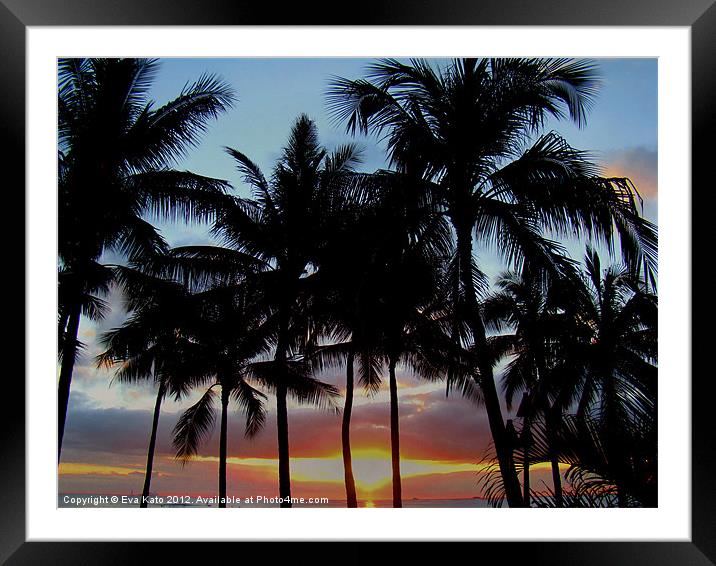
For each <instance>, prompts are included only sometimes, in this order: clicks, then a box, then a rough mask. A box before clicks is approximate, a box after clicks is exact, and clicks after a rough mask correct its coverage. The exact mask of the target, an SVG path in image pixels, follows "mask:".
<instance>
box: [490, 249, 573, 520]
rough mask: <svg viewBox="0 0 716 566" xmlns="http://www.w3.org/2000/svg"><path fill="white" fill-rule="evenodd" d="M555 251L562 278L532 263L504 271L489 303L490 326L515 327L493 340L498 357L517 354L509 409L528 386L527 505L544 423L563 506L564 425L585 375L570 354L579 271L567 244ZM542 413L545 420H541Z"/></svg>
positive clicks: (507, 387) (506, 376) (524, 411)
mask: <svg viewBox="0 0 716 566" xmlns="http://www.w3.org/2000/svg"><path fill="white" fill-rule="evenodd" d="M555 252H556V253H558V254H559V255H560V256H562V257H555V260H554V264H555V265H560V264H561V266H560V272H559V278H558V279H556V280H555V279H553V278H552V277H544V274H541V273H539V271H538V272H536V273H535V272H531V271H530V270H529V269H528V265H527V264H526V265H525V269H523V272H522V274H517V273H514V272H508V273H504V274H503V275H502V276H501V277H500V278H499V279H498V281H497V288H498V292H497V293H495V294H493V295H492V296H490V297H488V299H487V300H486V301H485V303H484V305H483V313H484V318H485V321H486V325H487V328H488V330H492V331H498V332H499V331H502V330H503V329H504V326H505V325H507V326H509V327H510V328H512V329H513V331H514V334H498V335H495V336H492V337H490V338H489V339H488V340H489V343H490V345H491V346H492V348H493V350H494V354H495V357H496V359H497V360H499V359H500V358H504V357H505V356H509V357H510V358H511V360H510V362H509V363H508V365H507V367H506V368H505V370H504V372H503V374H502V383H503V389H504V393H505V399H506V402H507V408H508V409H511V408H512V402H513V400H514V396H515V394H517V393H519V392H522V401H521V403H520V406H519V409H518V411H517V416H518V417H521V418H522V419H523V423H522V431H521V435H520V437H521V440H522V449H521V450H522V473H523V485H522V488H523V490H522V491H523V499H524V502H525V506H527V507H529V506H530V497H531V496H530V492H531V488H530V463H531V454H530V450H531V444H532V441H533V431H532V428H533V425H538V426H539V425H541V424H544V426H545V427H546V437H547V438H546V443H545V444H546V447H547V449H546V451H545V452H546V454H547V457H548V460H549V462H550V465H551V467H552V482H553V488H554V494H555V501H556V506H557V507H561V506H562V485H561V475H560V470H559V447H558V445H557V444H558V430H559V426H560V417H561V414H562V410H563V409H564V408H565V407H564V405H565V404H568V403H569V401H571V399H573V398H574V394H575V393H574V387H575V386H576V384H578V383H579V379H580V378H581V376H582V374H581V372H579V371H578V369H577V368H576V367H575V366H574V365H572V364H570V363H569V357H568V356H567V354H566V350H567V348H568V346H569V344H570V343H571V342H572V340H573V338H574V334H573V333H572V331H573V329H574V325H573V324H571V321H572V319H571V314H572V312H573V307H572V306H571V305H570V299H573V297H572V295H573V293H570V289H573V288H574V284H575V283H576V281H575V279H576V277H577V273H576V270H575V269H574V265H573V262H571V261H570V260H568V259H567V258H566V257H564V256H563V255H562V254H563V250H561V248H558V247H557V248H555ZM553 275H554V274H553ZM562 369H566V371H560V370H562ZM568 373H571V374H572V375H571V377H572V379H571V380H567V379H565V374H568ZM540 417H543V423H540V422H537V419H538V418H540ZM535 462H536V461H535Z"/></svg>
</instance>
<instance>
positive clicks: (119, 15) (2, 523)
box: [0, 0, 716, 565]
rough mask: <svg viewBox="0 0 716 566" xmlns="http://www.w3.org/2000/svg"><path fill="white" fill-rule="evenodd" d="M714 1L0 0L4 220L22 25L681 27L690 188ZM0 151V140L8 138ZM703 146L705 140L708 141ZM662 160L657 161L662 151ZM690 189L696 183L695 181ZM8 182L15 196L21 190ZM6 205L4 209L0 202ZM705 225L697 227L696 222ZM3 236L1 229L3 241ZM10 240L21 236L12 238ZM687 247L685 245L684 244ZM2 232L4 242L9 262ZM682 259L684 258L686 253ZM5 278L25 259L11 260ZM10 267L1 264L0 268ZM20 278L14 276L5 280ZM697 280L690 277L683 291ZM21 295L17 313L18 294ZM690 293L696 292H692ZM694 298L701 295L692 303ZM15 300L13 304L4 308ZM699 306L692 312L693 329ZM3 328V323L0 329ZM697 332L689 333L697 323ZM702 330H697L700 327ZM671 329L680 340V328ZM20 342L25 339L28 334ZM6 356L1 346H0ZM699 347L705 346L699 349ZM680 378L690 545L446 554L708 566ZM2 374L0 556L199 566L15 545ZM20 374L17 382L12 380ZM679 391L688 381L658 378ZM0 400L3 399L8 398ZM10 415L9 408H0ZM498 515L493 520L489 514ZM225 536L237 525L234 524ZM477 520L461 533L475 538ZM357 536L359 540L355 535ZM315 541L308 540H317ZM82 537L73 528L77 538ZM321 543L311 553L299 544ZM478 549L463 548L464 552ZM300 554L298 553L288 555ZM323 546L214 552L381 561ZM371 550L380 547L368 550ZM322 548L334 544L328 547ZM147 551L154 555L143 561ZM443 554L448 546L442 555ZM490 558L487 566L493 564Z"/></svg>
mask: <svg viewBox="0 0 716 566" xmlns="http://www.w3.org/2000/svg"><path fill="white" fill-rule="evenodd" d="M713 2H714V0H658V1H654V0H631V1H629V2H624V1H623V0H601V1H600V2H589V1H588V0H548V1H544V0H542V1H539V2H536V1H535V2H524V1H523V0H500V1H499V2H498V1H490V2H484V1H480V0H441V1H437V0H423V1H421V2H416V1H415V0H393V1H392V2H390V3H387V2H386V3H377V2H373V1H369V2H362V3H360V4H358V5H354V6H355V9H351V10H350V12H349V11H348V10H346V11H343V12H342V11H341V10H340V4H338V3H333V4H329V3H327V2H324V1H322V0H321V1H316V2H311V3H305V2H300V3H298V2H296V3H294V4H292V5H286V6H281V7H280V8H278V7H277V6H275V5H273V3H263V2H246V1H243V0H241V1H235V0H214V1H209V0H204V1H202V2H198V1H192V0H155V1H153V2H151V3H149V2H147V0H0V59H1V60H2V71H3V72H2V75H0V76H1V77H2V79H3V84H2V88H1V89H0V107H1V108H2V126H3V128H4V131H5V136H4V137H5V142H6V144H5V148H4V149H3V151H2V152H0V155H2V159H3V165H4V167H3V172H4V175H3V180H4V181H5V182H4V183H3V184H5V187H4V188H5V197H6V198H7V199H8V200H7V201H6V204H7V205H8V208H6V209H5V210H6V212H8V211H9V210H14V211H16V212H15V213H14V215H15V216H20V214H19V213H18V212H17V211H20V210H25V204H24V186H25V178H24V177H25V176H24V168H23V167H21V166H20V164H23V163H24V162H25V161H24V151H25V115H26V112H27V111H29V110H31V109H28V108H26V107H25V47H26V44H25V32H26V28H27V27H28V26H55V25H264V24H274V25H276V24H292V25H300V24H311V25H317V24H321V25H345V24H350V25H382V24H389V25H565V26H580V25H589V26H625V25H629V26H635V25H637V26H688V27H690V29H691V41H692V51H691V54H692V60H691V64H692V178H693V181H692V186H693V187H697V186H700V187H701V189H700V191H701V190H703V191H704V192H705V191H706V190H708V185H707V183H709V184H711V185H713V180H712V179H713V176H712V175H709V176H707V175H708V170H709V166H710V165H711V162H712V161H713V157H712V155H711V151H710V149H708V148H710V147H711V145H712V139H711V138H712V134H711V131H712V128H713V125H714V120H713V115H714V112H713V102H714V101H716V72H714V71H715V69H714V58H715V55H716V5H714V4H713ZM8 142H9V143H8ZM709 142H711V143H709ZM661 158H662V159H668V156H662V157H661ZM702 185H703V186H702ZM20 187H23V189H21V188H20ZM11 196H14V197H15V198H16V199H17V202H15V203H12V208H10V206H11V205H10V204H9V202H10V201H9V199H10V197H11ZM693 197H694V192H693V190H692V191H691V193H690V192H689V188H688V187H685V188H684V197H683V198H690V199H691V200H692V212H693V214H692V218H693V225H695V226H699V225H703V223H699V222H698V220H699V219H700V218H702V215H704V214H709V211H708V208H707V207H704V206H702V207H696V206H694V203H695V202H696V201H695V199H694V198H693ZM706 225H708V222H707V223H706ZM18 232H19V230H18V231H17V232H15V234H17V233H18ZM23 233H24V232H23ZM693 239H694V246H696V245H697V241H696V239H695V238H693ZM18 240H19V238H18V237H17V236H14V237H12V238H11V241H12V242H14V243H16V245H15V246H10V247H13V248H14V249H15V252H16V253H17V254H18V255H20V253H21V252H20V250H21V249H22V248H21V247H20V246H19V244H17V241H18ZM692 253H693V254H694V255H692V257H697V256H696V255H695V253H696V249H694V251H693V252H692ZM12 259H15V260H16V261H15V262H13V265H14V269H15V270H16V273H18V274H19V273H21V269H20V266H21V265H22V266H24V265H25V260H26V258H25V257H23V259H22V260H20V261H17V259H18V258H14V257H13V258H12ZM9 261H11V259H9ZM22 281H24V279H23V277H16V278H15V282H16V284H19V283H20V282H22ZM707 284H708V282H707V281H704V280H703V279H702V280H701V283H699V281H695V282H694V286H693V291H692V293H694V294H695V293H698V291H699V287H700V286H705V285H707ZM20 292H21V293H23V296H25V304H27V302H28V301H29V300H31V297H28V296H27V295H26V294H25V291H24V286H23V290H22V291H20ZM693 296H696V295H692V297H693ZM702 296H703V295H702ZM14 302H15V303H17V304H19V301H14ZM708 310H710V309H706V310H704V309H701V308H700V309H698V311H699V312H698V313H697V315H696V316H697V317H700V318H701V319H702V321H705V320H706V317H707V316H709V314H710V313H708V312H707V311H708ZM13 320H14V321H15V322H14V323H13V322H12V321H13ZM17 320H20V319H19V318H18V317H17V316H15V317H11V316H10V315H9V313H8V312H6V325H10V326H6V328H8V327H10V328H13V331H12V332H11V333H10V334H14V335H15V336H24V332H22V331H21V329H20V328H18V327H19V324H17ZM697 327H698V326H694V328H697ZM703 327H704V328H707V327H706V326H705V325H704V326H703ZM684 331H688V330H687V329H684ZM709 338H710V336H708V335H706V336H705V335H704V334H703V333H702V334H697V333H693V342H692V351H693V352H694V353H698V352H699V351H700V349H699V347H698V346H699V345H700V344H701V345H703V346H705V341H706V340H708V339H709ZM28 339H31V337H28ZM8 350H10V348H8ZM701 351H708V350H701ZM697 367H698V365H694V366H693V370H692V376H691V377H692V379H691V387H692V494H693V497H692V502H691V504H692V520H691V527H692V538H691V542H524V543H511V542H500V543H460V544H461V545H462V548H458V552H460V553H461V554H462V553H463V552H465V553H468V556H467V558H468V559H470V560H478V561H479V560H500V561H501V562H502V563H510V564H511V563H530V564H535V563H537V564H542V563H545V564H552V563H557V562H559V563H562V564H634V565H639V564H649V565H661V564H664V565H666V564H682V565H687V564H694V565H706V564H714V563H716V512H714V508H715V507H716V488H714V487H713V483H712V482H713V481H714V478H716V442H715V441H714V432H715V431H714V424H713V418H712V413H713V410H714V409H713V406H714V403H713V399H714V385H713V379H712V375H713V372H712V371H711V372H709V371H705V372H699V371H697ZM19 375H20V374H19V372H14V374H13V376H10V375H7V372H6V376H5V377H6V378H7V379H5V381H4V395H3V398H4V400H5V403H3V407H2V409H0V411H2V426H0V434H2V459H1V462H2V463H0V478H1V481H0V509H2V516H1V518H0V561H6V563H7V564H10V565H18V564H72V565H77V564H126V563H132V564H142V563H145V562H155V561H156V560H157V559H159V557H161V560H162V561H166V562H170V561H171V562H179V563H188V562H196V561H198V560H202V561H208V560H212V555H213V554H214V549H215V548H216V547H212V548H208V547H207V544H206V543H194V544H188V543H183V544H182V543H179V544H177V543H172V544H168V543H164V544H160V543H117V542H110V543H99V542H93V543H88V542H72V543H70V542H62V543H59V542H25V418H24V407H25V403H24V402H23V400H24V398H25V388H24V382H23V381H22V380H21V379H20V378H19V377H18V376H19ZM28 377H29V376H26V379H27V378H28ZM672 377H673V378H676V379H683V380H684V383H685V384H687V383H688V379H689V377H690V376H672ZM9 400H11V401H9ZM13 408H14V409H15V412H14V413H13V412H12V410H13ZM498 512H499V511H498ZM237 528H240V526H238V525H237ZM479 528H480V526H479V524H478V523H477V522H476V524H475V529H476V532H479ZM355 535H356V536H360V533H355ZM317 536H319V535H317ZM77 538H78V539H82V533H77ZM317 544H321V545H322V546H321V547H320V548H313V547H314V546H315V545H317ZM467 544H469V545H475V544H477V545H480V546H479V547H477V548H475V547H474V546H470V547H465V545H467ZM299 545H300V546H299ZM325 545H326V543H287V544H283V545H274V544H271V545H270V548H269V545H268V544H266V543H264V544H262V545H259V544H258V543H224V544H223V545H222V547H221V552H222V554H223V553H227V556H233V557H234V559H236V560H240V561H244V562H246V561H249V560H257V559H261V560H263V559H267V558H270V559H271V561H273V560H276V561H279V560H282V561H283V560H298V561H299V563H301V562H303V560H306V561H311V562H315V561H321V560H322V559H323V560H326V561H327V562H331V563H336V562H338V563H364V562H365V561H368V560H371V561H372V560H375V559H376V558H377V557H381V556H386V554H385V549H384V545H385V543H357V542H350V543H345V544H344V545H343V546H342V547H341V548H328V547H326V546H325ZM377 545H381V546H380V548H376V546H377ZM330 546H335V544H333V543H332V544H331V545H330ZM157 552H159V553H161V554H156V553H157ZM450 552H451V553H452V552H453V550H451V551H450ZM400 553H401V555H402V556H401V561H408V560H411V559H413V558H416V559H420V560H421V561H425V560H426V559H430V558H432V557H433V555H435V557H436V558H437V556H438V554H439V555H441V556H442V558H443V559H445V558H446V555H445V554H444V553H445V550H444V547H443V546H442V544H440V543H436V544H430V545H429V546H426V545H424V544H411V545H403V548H401V549H400ZM493 557H494V558H493Z"/></svg>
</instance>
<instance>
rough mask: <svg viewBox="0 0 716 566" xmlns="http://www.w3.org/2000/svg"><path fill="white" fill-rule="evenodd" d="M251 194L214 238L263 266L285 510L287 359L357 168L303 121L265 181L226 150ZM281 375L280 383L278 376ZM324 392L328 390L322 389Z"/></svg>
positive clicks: (295, 348) (305, 328)
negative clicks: (273, 323)
mask: <svg viewBox="0 0 716 566" xmlns="http://www.w3.org/2000/svg"><path fill="white" fill-rule="evenodd" d="M227 151H228V152H229V154H230V155H232V156H233V157H234V159H235V160H236V162H237V166H238V168H239V170H240V171H241V173H242V174H243V175H244V178H245V180H246V181H247V182H248V183H249V184H250V185H251V187H252V189H253V191H254V198H253V199H241V198H232V199H225V200H224V201H223V203H222V205H221V207H220V208H219V209H218V216H217V220H216V223H215V226H214V233H215V234H216V235H217V236H219V237H220V238H221V239H222V240H223V242H224V243H225V244H227V245H228V246H230V247H232V248H234V249H237V250H240V251H242V252H245V253H248V254H250V255H252V256H254V257H255V258H257V259H259V260H261V261H263V262H264V264H265V266H266V267H267V270H266V271H265V272H263V273H261V274H260V276H259V277H260V278H261V289H262V293H263V296H264V300H265V301H266V304H267V305H269V306H270V308H271V309H272V311H274V312H275V316H276V317H277V330H276V348H275V353H274V361H273V370H274V372H275V373H276V375H277V376H278V377H279V379H278V380H277V387H276V405H277V425H278V426H277V428H278V453H279V495H280V497H281V499H282V504H281V505H282V506H283V507H290V506H291V504H290V501H289V500H290V496H291V481H290V468H289V442H288V440H289V435H288V410H287V405H286V398H287V393H288V385H289V383H290V378H289V376H288V373H287V372H288V367H289V362H290V361H291V359H299V358H301V356H302V353H301V350H302V348H303V345H304V342H305V340H306V339H311V329H310V323H309V319H308V318H307V311H306V305H307V299H308V296H309V295H310V279H311V278H310V275H311V273H312V272H314V271H315V269H316V267H317V266H316V256H317V253H318V250H319V248H320V246H321V245H322V242H323V241H325V239H326V238H329V237H330V232H329V231H328V230H327V229H326V218H330V216H331V210H332V209H333V207H334V206H335V205H336V204H337V203H336V194H337V188H338V187H342V186H343V185H344V183H346V179H347V178H348V176H349V175H350V174H352V173H353V166H354V164H355V163H356V162H357V158H358V155H357V152H356V149H355V148H354V147H353V146H342V147H340V148H338V149H337V150H336V151H334V152H333V153H331V154H329V153H327V152H326V150H324V149H323V148H322V147H321V146H320V145H319V142H318V136H317V132H316V127H315V124H314V123H313V122H312V121H311V120H309V119H308V117H306V116H301V117H299V118H298V120H297V121H296V123H295V124H294V126H293V128H292V130H291V135H290V136H289V140H288V144H287V146H286V147H285V148H284V151H283V155H282V157H281V158H280V159H279V161H278V163H277V164H276V166H275V168H274V172H273V176H272V178H271V181H270V182H269V181H267V180H266V177H265V176H264V175H263V173H262V172H261V171H260V169H259V168H258V166H257V165H256V164H255V163H253V162H252V161H251V160H250V159H249V158H248V157H247V156H245V155H244V154H242V153H241V152H239V151H236V150H234V149H227ZM282 375H283V378H282V377H281V376H282ZM323 392H324V393H328V394H332V393H333V390H329V389H327V388H324V390H323Z"/></svg>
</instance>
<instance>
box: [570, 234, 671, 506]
mask: <svg viewBox="0 0 716 566" xmlns="http://www.w3.org/2000/svg"><path fill="white" fill-rule="evenodd" d="M585 263H586V267H587V269H586V274H585V278H584V283H585V287H586V289H587V293H586V296H587V297H588V300H587V301H585V304H584V313H583V314H584V321H585V324H587V325H588V327H589V329H590V330H591V334H589V341H588V342H586V341H585V342H584V345H583V349H584V357H583V362H584V367H585V368H586V378H585V380H584V385H583V388H582V392H581V396H580V398H579V405H578V408H577V415H576V423H577V425H580V423H582V424H583V423H585V422H586V421H588V420H592V421H594V422H595V423H596V424H595V426H596V428H597V434H598V435H599V438H600V442H601V445H602V447H603V451H604V454H605V456H606V460H607V462H608V466H609V468H608V469H609V474H608V475H609V477H611V478H612V479H613V481H614V484H615V486H616V490H617V496H618V500H619V505H620V506H626V505H627V501H628V497H629V496H632V497H635V498H636V499H638V500H639V501H641V502H642V503H643V504H647V505H655V504H656V470H657V466H656V455H657V451H656V418H657V403H656V400H657V356H658V346H657V316H658V306H657V298H656V295H654V294H653V293H651V292H649V291H648V290H647V286H646V284H645V282H644V281H643V280H640V279H638V278H636V277H635V276H634V274H633V273H632V272H631V270H630V269H629V268H628V267H627V266H625V265H610V266H608V267H607V268H605V269H604V270H602V268H601V263H600V259H599V255H598V253H597V252H596V250H595V249H591V248H590V249H588V250H587V255H586V258H585ZM637 478H638V479H637Z"/></svg>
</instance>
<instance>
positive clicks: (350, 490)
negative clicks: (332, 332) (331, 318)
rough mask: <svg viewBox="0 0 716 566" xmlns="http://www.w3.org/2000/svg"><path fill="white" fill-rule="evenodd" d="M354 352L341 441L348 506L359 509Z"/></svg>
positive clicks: (349, 363)
mask: <svg viewBox="0 0 716 566" xmlns="http://www.w3.org/2000/svg"><path fill="white" fill-rule="evenodd" d="M353 357H354V355H353V351H351V352H350V353H349V354H348V360H347V361H346V404H345V407H344V408H343V422H342V423H341V441H342V444H343V475H344V476H345V482H346V506H347V507H358V498H357V496H356V483H355V479H354V478H353V461H352V457H351V412H352V411H353Z"/></svg>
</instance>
